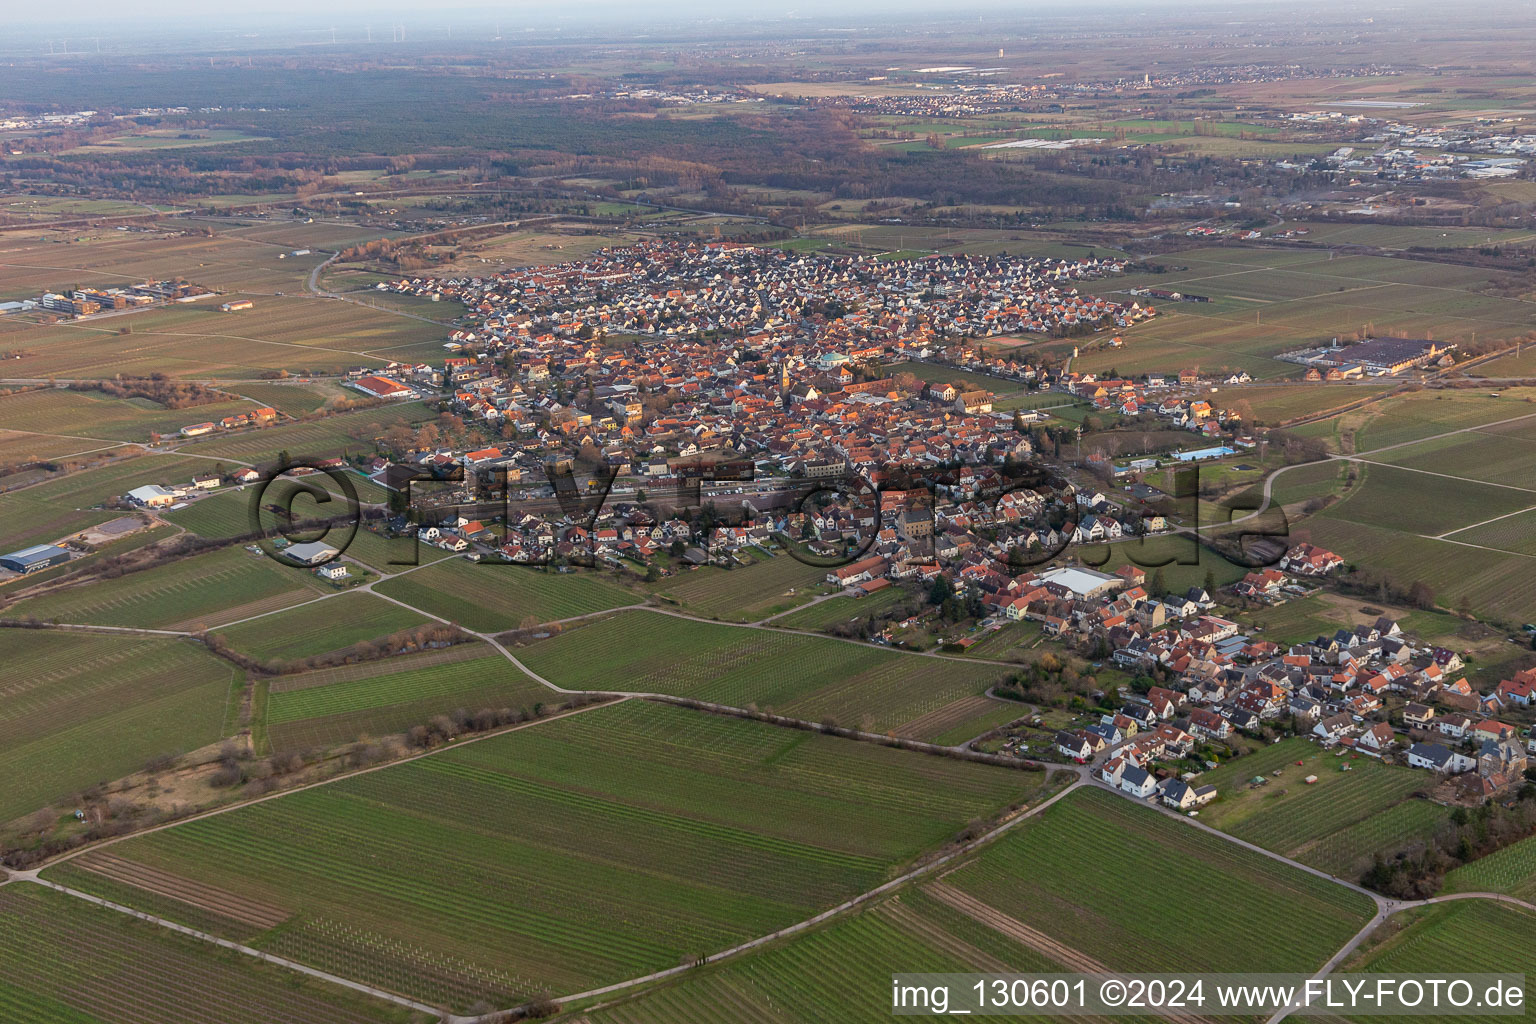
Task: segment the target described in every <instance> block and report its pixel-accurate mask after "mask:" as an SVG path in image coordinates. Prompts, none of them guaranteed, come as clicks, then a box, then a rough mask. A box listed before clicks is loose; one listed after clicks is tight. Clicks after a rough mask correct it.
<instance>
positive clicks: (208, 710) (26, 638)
mask: <svg viewBox="0 0 1536 1024" xmlns="http://www.w3.org/2000/svg"><path fill="white" fill-rule="evenodd" d="M0 664H4V665H5V672H4V682H3V683H0V777H3V778H4V779H5V785H4V786H3V787H0V821H4V820H9V819H11V818H14V817H17V816H19V815H22V814H26V813H28V812H30V811H35V810H37V809H38V808H40V807H42V806H44V805H45V804H47V803H48V802H50V801H53V800H59V799H62V798H65V797H68V796H70V795H71V794H73V793H74V792H76V791H77V790H80V789H83V788H84V787H86V786H90V785H94V784H95V783H97V782H103V781H110V780H112V779H117V778H121V777H122V776H124V775H128V774H130V773H132V772H135V771H138V770H139V769H141V768H143V766H144V762H145V761H147V760H148V759H150V758H153V757H159V756H160V755H162V754H177V753H182V752H184V751H189V750H194V749H196V748H198V747H202V746H204V745H206V744H209V743H213V742H214V741H216V740H218V739H219V738H220V737H222V736H225V735H227V734H229V733H230V732H232V731H233V729H234V723H233V721H232V716H233V700H234V695H235V690H236V688H237V686H238V684H239V683H240V682H241V674H240V673H239V672H238V671H237V670H235V669H234V667H233V666H231V665H230V664H228V663H227V662H224V661H221V660H219V659H218V658H215V657H213V656H212V655H210V654H207V653H205V652H204V651H202V650H201V649H199V648H198V647H196V646H195V645H193V644H190V643H188V642H186V641H180V640H172V639H157V638H150V637H137V636H134V637H123V636H107V635H101V634H90V633H64V632H59V631H54V630H40V629H3V630H0Z"/></svg>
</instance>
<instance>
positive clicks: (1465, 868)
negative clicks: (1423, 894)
mask: <svg viewBox="0 0 1536 1024" xmlns="http://www.w3.org/2000/svg"><path fill="white" fill-rule="evenodd" d="M1445 891H1446V892H1507V893H1509V894H1510V895H1511V896H1518V897H1519V898H1520V899H1523V900H1529V901H1531V902H1536V839H1522V840H1521V841H1520V842H1518V843H1513V844H1511V845H1509V846H1506V847H1504V849H1502V850H1499V851H1498V852H1497V853H1492V854H1489V855H1488V856H1486V857H1481V858H1479V859H1477V860H1475V861H1473V862H1472V863H1470V864H1464V865H1462V866H1461V867H1459V868H1457V869H1456V870H1455V871H1452V872H1451V873H1450V874H1449V875H1446V876H1445Z"/></svg>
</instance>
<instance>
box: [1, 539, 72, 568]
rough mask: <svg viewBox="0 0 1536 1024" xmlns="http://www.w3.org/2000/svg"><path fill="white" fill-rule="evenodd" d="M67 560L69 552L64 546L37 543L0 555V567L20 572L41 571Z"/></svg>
mask: <svg viewBox="0 0 1536 1024" xmlns="http://www.w3.org/2000/svg"><path fill="white" fill-rule="evenodd" d="M67 561H69V552H68V551H67V550H65V549H64V548H61V547H59V546H58V545H57V544H39V545H37V546H36V547H30V548H22V549H21V550H20V551H12V552H11V553H10V554H8V555H0V569H9V570H11V572H21V573H27V572H42V571H43V570H44V569H49V568H52V567H53V566H55V565H62V564H63V563H65V562H67Z"/></svg>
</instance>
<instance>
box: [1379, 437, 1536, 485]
mask: <svg viewBox="0 0 1536 1024" xmlns="http://www.w3.org/2000/svg"><path fill="white" fill-rule="evenodd" d="M1381 461H1383V462H1390V463H1392V464H1394V465H1398V466H1403V467H1405V468H1408V469H1417V470H1421V471H1423V472H1426V473H1442V474H1444V475H1446V476H1449V477H1460V478H1469V479H1473V480H1482V481H1486V482H1488V483H1492V484H1506V485H1508V486H1510V487H1523V488H1532V487H1533V485H1536V438H1533V437H1522V436H1520V435H1518V434H1499V433H1494V432H1492V431H1488V432H1484V431H1472V432H1470V433H1465V434H1453V435H1451V436H1450V437H1437V438H1432V439H1431V440H1428V441H1421V442H1419V443H1418V444H1412V445H1408V446H1407V447H1404V448H1394V449H1392V450H1391V451H1388V452H1384V453H1382V455H1381ZM1526 497H1530V498H1536V493H1529V492H1528V493H1527V494H1526Z"/></svg>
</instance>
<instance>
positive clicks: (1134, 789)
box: [1120, 765, 1157, 800]
mask: <svg viewBox="0 0 1536 1024" xmlns="http://www.w3.org/2000/svg"><path fill="white" fill-rule="evenodd" d="M1120 789H1121V790H1122V791H1124V792H1126V793H1129V794H1131V796H1134V797H1137V798H1138V799H1143V800H1144V799H1146V798H1147V797H1149V796H1151V795H1152V791H1153V790H1155V789H1157V780H1156V779H1154V778H1153V777H1152V773H1151V772H1149V771H1147V770H1146V769H1145V768H1137V767H1136V766H1135V765H1127V766H1126V768H1125V771H1123V772H1121V773H1120Z"/></svg>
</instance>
